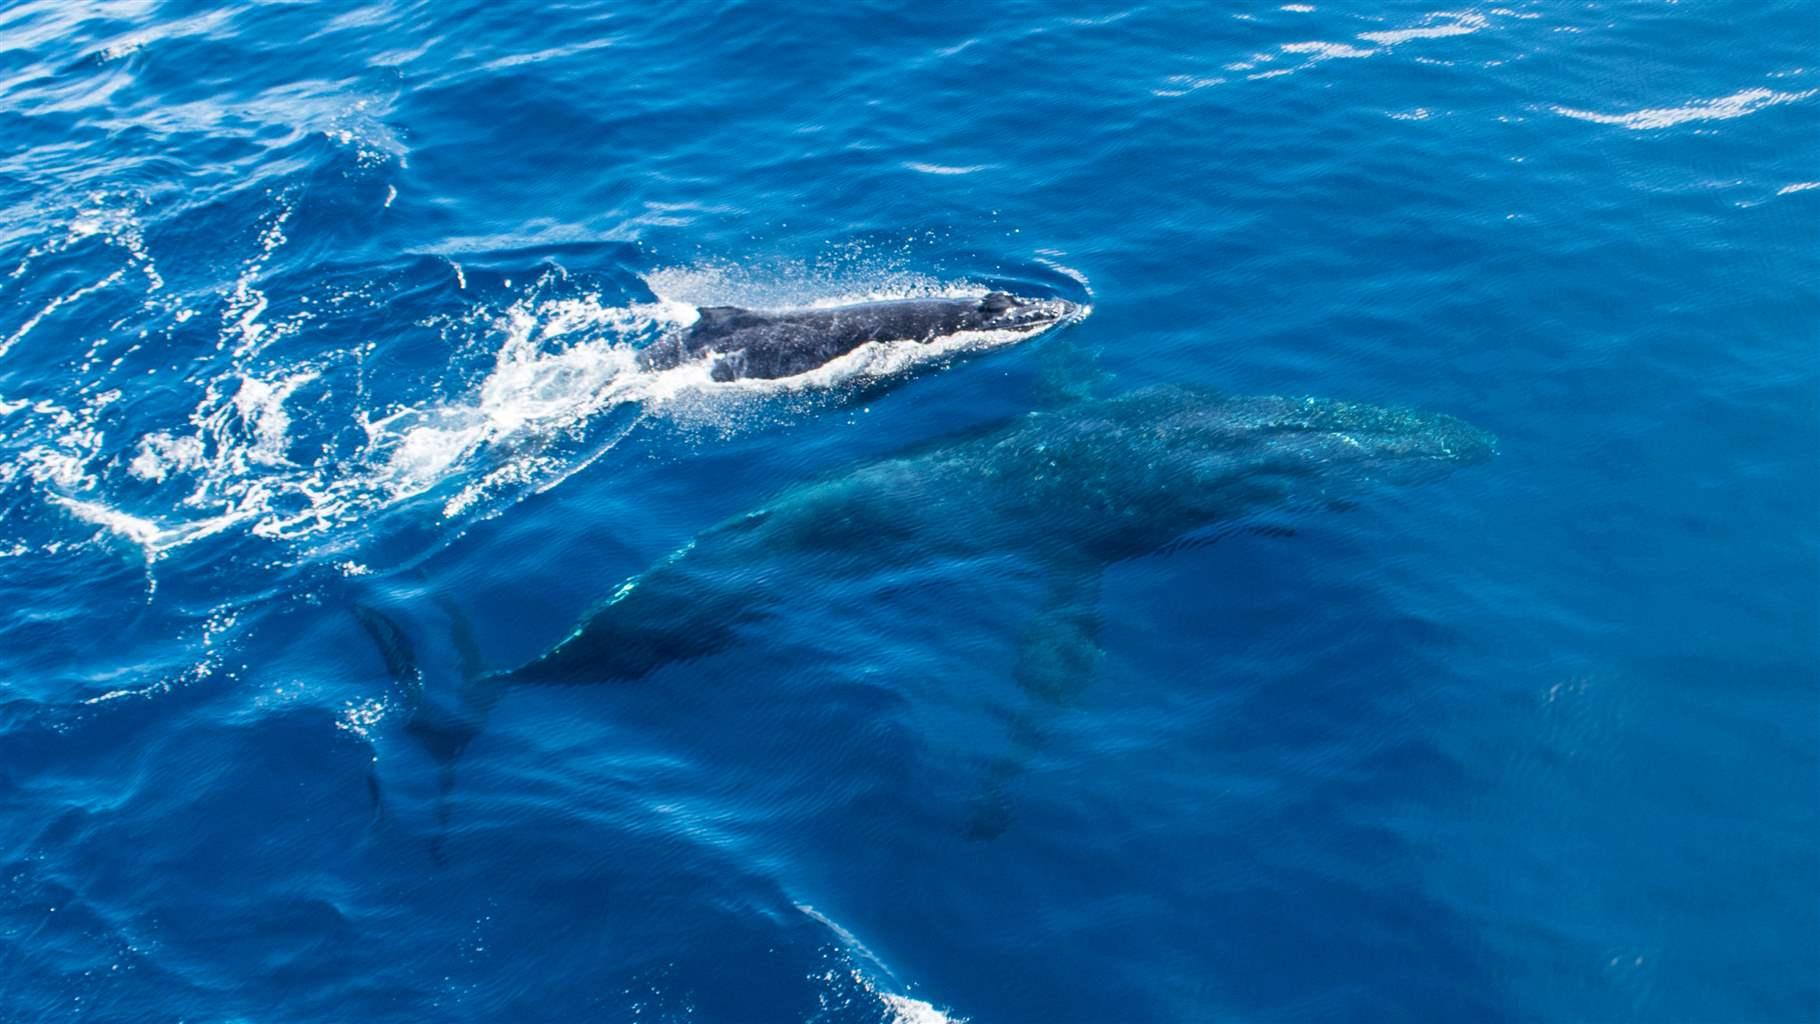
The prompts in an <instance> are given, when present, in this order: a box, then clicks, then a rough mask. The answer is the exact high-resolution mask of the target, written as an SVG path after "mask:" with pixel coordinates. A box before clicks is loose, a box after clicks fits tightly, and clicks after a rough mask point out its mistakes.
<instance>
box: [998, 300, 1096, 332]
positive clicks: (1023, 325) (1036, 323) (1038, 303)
mask: <svg viewBox="0 0 1820 1024" xmlns="http://www.w3.org/2000/svg"><path fill="white" fill-rule="evenodd" d="M1080 315H1081V307H1080V306H1079V305H1078V304H1076V303H1073V302H1069V301H1068V300H1066V299H1028V298H1023V297H1020V296H1017V295H1012V294H1011V293H1009V292H988V293H987V294H985V295H984V296H982V297H981V298H980V300H979V306H978V308H977V309H975V310H974V311H973V317H972V319H974V320H975V321H976V323H975V324H974V325H971V326H973V328H974V329H975V330H982V331H1018V332H1020V333H1025V332H1032V331H1040V330H1046V329H1047V328H1050V327H1053V326H1055V325H1056V324H1059V323H1062V322H1063V321H1066V320H1073V319H1075V318H1076V317H1079V316H1080Z"/></svg>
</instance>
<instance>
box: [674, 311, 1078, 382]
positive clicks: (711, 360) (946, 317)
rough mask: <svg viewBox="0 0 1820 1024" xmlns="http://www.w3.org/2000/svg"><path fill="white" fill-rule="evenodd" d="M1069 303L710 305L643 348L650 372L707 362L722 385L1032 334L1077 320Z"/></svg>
mask: <svg viewBox="0 0 1820 1024" xmlns="http://www.w3.org/2000/svg"><path fill="white" fill-rule="evenodd" d="M1081 312H1082V309H1081V307H1080V306H1079V305H1077V304H1075V303H1072V302H1069V301H1067V300H1065V299H1034V298H1021V297H1019V296H1016V295H1011V294H1009V293H1007V292H990V293H988V294H986V295H984V296H968V297H964V298H933V299H893V300H887V301H882V302H861V303H855V304H852V305H846V306H829V307H823V308H815V307H810V308H804V309H780V310H763V309H745V308H742V307H739V306H705V307H702V309H701V310H700V311H699V314H700V315H699V317H698V318H697V319H696V321H695V322H694V323H693V324H691V325H690V326H689V327H688V328H687V329H685V330H682V331H678V332H674V333H672V334H669V335H667V336H665V337H663V338H660V339H659V340H658V341H656V342H654V343H652V344H651V345H649V346H647V347H645V348H643V349H640V350H639V353H638V364H639V368H640V369H644V370H668V369H672V368H674V367H677V366H681V365H682V364H684V363H691V362H696V361H698V360H706V361H708V374H709V376H710V377H711V378H712V379H714V380H716V381H722V382H725V381H734V380H743V379H774V378H778V377H794V376H796V375H797V374H801V373H806V372H808V371H810V370H813V369H815V368H817V367H819V366H824V365H826V364H828V363H829V362H831V361H833V360H835V359H838V358H840V357H841V356H844V355H846V354H847V353H849V352H852V351H853V350H854V349H857V348H859V347H860V346H861V345H865V344H868V343H872V342H903V341H907V342H916V343H919V344H928V343H929V342H932V341H935V340H936V339H938V338H946V337H951V336H953V335H957V334H963V333H969V332H986V331H1008V332H1011V333H1013V334H1023V335H1033V334H1036V333H1039V332H1041V331H1045V330H1048V329H1049V328H1051V327H1054V326H1056V325H1057V324H1060V323H1063V322H1065V321H1068V320H1071V319H1074V318H1076V317H1078V316H1079V315H1080V314H1081Z"/></svg>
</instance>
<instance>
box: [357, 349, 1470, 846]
mask: <svg viewBox="0 0 1820 1024" xmlns="http://www.w3.org/2000/svg"><path fill="white" fill-rule="evenodd" d="M1495 449H1496V440H1495V438H1493V437H1492V435H1490V434H1488V433H1486V432H1484V431H1482V430H1480V429H1478V428H1476V427H1473V426H1472V425H1470V424H1468V423H1466V422H1464V421H1462V420H1459V419H1456V418H1454V417H1452V416H1447V415H1442V414H1436V413H1425V412H1418V411H1414V410H1408V409H1397V408H1384V407H1379V406H1373V405H1366V404H1361V403H1356V402H1346V401H1338V400H1333V399H1325V398H1285V397H1279V396H1240V397H1233V396H1225V395H1220V394H1217V393H1214V392H1210V391H1204V390H1199V389H1195V388H1190V387H1182V386H1175V385H1165V386H1157V387H1150V388H1145V389H1142V390H1138V391H1134V392H1130V393H1128V394H1125V395H1121V396H1118V397H1113V398H1107V399H1085V400H1080V401H1076V402H1073V403H1072V404H1068V405H1066V406H1064V407H1061V408H1058V409H1054V410H1050V411H1042V412H1033V413H1029V414H1026V415H1024V416H1020V417H1017V418H1016V419H1014V420H1012V421H1010V422H1008V423H1004V424H1001V425H999V426H997V427H993V428H987V429H985V430H981V431H974V432H971V433H970V434H968V435H965V436H962V437H958V438H950V439H945V440H938V441H936V442H933V443H931V444H927V445H923V446H920V447H918V448H916V449H913V450H910V451H907V452H904V453H901V454H898V455H895V456H890V457H886V458H882V459H878V460H875V461H871V462H868V463H865V464H862V465H860V466H858V467H855V468H852V469H850V470H848V471H846V472H842V473H837V474H834V475H831V476H828V477H825V478H822V479H818V480H813V481H809V482H806V483H802V484H798V485H795V486H792V487H789V488H787V489H785V490H783V491H782V492H780V493H779V494H777V495H776V496H775V497H773V498H772V499H771V500H769V501H767V502H765V503H764V504H762V505H760V506H759V507H758V508H756V509H753V510H752V511H750V512H748V513H746V514H744V515H740V516H736V517H734V518H732V519H729V520H726V521H724V522H722V523H720V524H719V525H716V526H713V527H711V528H709V529H707V530H704V531H702V532H701V533H699V534H698V535H696V537H695V538H694V539H693V540H692V541H691V542H689V543H688V544H687V545H685V546H684V547H682V548H681V549H679V550H678V551H676V552H675V553H673V554H672V555H670V556H669V557H667V558H665V559H663V560H662V561H660V562H658V563H657V564H655V565H653V566H651V567H650V568H648V569H646V570H645V571H644V572H642V573H640V574H638V575H637V576H634V577H632V578H631V579H629V580H627V581H625V582H624V583H623V584H621V585H620V586H619V587H618V588H617V589H616V590H614V591H613V592H612V594H611V595H610V596H608V597H607V598H606V599H605V600H604V601H603V602H602V603H601V604H600V605H598V606H597V607H596V608H595V609H593V610H592V611H591V612H589V613H588V614H586V615H585V616H583V617H582V619H581V620H580V621H579V622H578V623H577V624H576V625H575V626H574V627H573V628H572V629H571V630H570V631H569V632H568V634H567V635H566V636H565V637H563V638H562V639H561V640H560V641H558V642H556V643H555V644H554V645H553V646H551V647H550V648H549V649H548V650H547V651H545V652H544V653H543V654H541V655H540V656H538V657H536V658H534V659H532V660H531V661H529V662H527V663H525V664H523V665H520V666H518V667H516V668H512V669H509V670H505V671H498V672H491V673H487V672H483V671H481V670H480V669H479V667H478V665H479V658H478V655H477V653H475V650H474V645H473V643H472V640H471V639H470V638H468V637H467V635H466V631H465V629H462V628H458V629H457V631H456V632H457V636H456V646H457V648H458V651H459V653H460V660H461V662H462V664H463V665H464V666H465V668H464V671H463V677H464V678H463V685H462V687H461V692H460V694H459V695H458V698H457V699H456V700H455V701H454V702H453V703H452V705H451V703H450V702H446V701H443V702H436V701H429V700H425V699H424V691H425V686H424V681H423V673H422V672H421V670H420V669H419V668H418V667H417V664H416V658H415V654H414V652H413V649H412V646H411V643H410V640H409V637H408V636H407V635H406V634H405V633H404V631H403V630H402V629H400V628H399V627H398V626H397V625H395V624H394V623H392V622H391V621H390V620H389V619H387V618H386V617H385V616H383V615H381V614H379V613H378V612H376V611H374V610H372V609H369V608H358V609H356V615H357V617H358V618H359V620H360V622H361V624H362V625H363V627H364V628H365V629H366V631H367V632H368V634H369V635H370V636H372V638H373V639H374V641H375V642H376V644H377V646H378V647H379V650H380V652H381V655H382V657H383V658H384V660H385V663H386V666H387V670H388V673H389V674H390V675H392V676H393V678H394V679H395V680H397V681H398V682H399V684H400V687H401V690H402V692H403V694H404V698H405V699H404V703H405V704H406V705H407V707H410V708H411V709H412V710H411V715H410V718H409V720H408V724H407V726H406V728H407V730H408V731H409V732H411V733H412V734H413V735H414V736H416V737H417V738H418V740H419V741H420V742H422V743H424V745H425V747H426V749H428V750H429V751H430V753H431V754H432V755H433V756H434V757H435V758H436V759H437V760H438V761H439V762H440V763H442V764H443V765H444V766H445V788H446V786H447V784H448V779H449V776H448V775H447V774H446V773H447V772H448V771H452V765H453V763H454V761H455V760H456V759H457V758H458V757H459V756H460V754H461V752H462V750H463V749H464V748H465V747H466V745H467V743H468V742H469V740H471V739H472V737H473V736H474V735H476V734H477V733H478V731H479V730H480V728H481V726H482V724H483V723H484V721H485V718H486V715H487V711H488V709H489V708H490V707H491V706H492V705H493V703H494V702H496V701H497V700H498V699H499V697H500V695H501V694H502V693H503V692H505V691H506V690H507V689H509V688H510V687H511V686H514V685H518V684H524V683H540V684H551V683H557V684H582V683H609V682H625V681H631V680H637V679H641V678H643V677H645V676H647V675H649V674H651V673H652V672H654V671H656V670H658V669H660V668H663V667H665V666H669V665H674V664H677V663H681V662H688V661H691V660H694V659H698V658H702V657H705V656H708V655H710V654H714V653H716V652H718V651H723V650H726V649H727V648H729V647H732V646H734V645H736V644H739V643H742V642H747V641H752V640H758V641H760V642H762V637H763V634H764V625H765V623H766V621H767V619H769V618H770V617H771V616H772V615H773V614H775V613H776V611H777V609H778V606H779V601H780V597H779V595H780V594H784V593H787V592H789V590H790V589H791V588H790V586H789V585H788V584H787V583H786V582H784V581H786V580H788V579H789V578H791V576H792V575H795V576H796V578H819V579H821V580H824V581H826V580H829V579H855V578H861V577H864V576H867V575H868V574H878V573H887V572H892V571H894V570H901V569H904V568H909V567H914V566H917V565H922V564H930V563H931V561H932V560H953V561H956V562H959V561H962V560H967V559H978V558H992V557H999V556H1003V555H1006V554H1008V553H1009V554H1016V555H1019V556H1021V557H1023V558H1024V559H1027V560H1028V562H1029V563H1030V564H1033V565H1038V566H1041V567H1042V569H1043V572H1042V583H1041V587H1042V595H1041V598H1040V601H1039V608H1038V611H1037V612H1036V613H1035V616H1034V619H1033V621H1032V623H1031V625H1030V627H1029V628H1028V629H1027V630H1026V631H1025V632H1024V633H1023V635H1022V636H1021V637H1019V638H1018V640H1017V641H1016V643H1017V646H1018V650H1017V660H1016V665H1017V667H1016V670H1015V671H1016V683H1017V686H1018V688H1019V690H1020V691H1021V692H1022V693H1023V694H1024V698H1025V700H1026V702H1027V703H1028V704H1029V706H1030V708H1031V713H1030V714H1029V715H1028V716H1027V720H1026V721H1024V722H1022V723H1019V724H1020V726H1021V729H1020V730H1019V731H1021V732H1022V733H1024V734H1025V735H1026V736H1027V737H1028V736H1035V735H1036V734H1038V733H1040V731H1041V730H1040V726H1041V724H1042V723H1043V722H1044V721H1045V720H1047V719H1048V718H1051V717H1053V715H1054V714H1056V713H1059V711H1060V710H1061V709H1062V708H1063V706H1064V705H1065V703H1066V698H1067V695H1069V694H1071V693H1075V692H1078V691H1079V688H1080V686H1081V685H1082V684H1083V680H1084V678H1085V677H1088V676H1090V675H1091V674H1092V672H1093V671H1094V668H1095V666H1096V665H1097V664H1098V662H1099V659H1100V649H1099V644H1098V636H1099V630H1100V614H1099V610H1098V599H1099V581H1100V578H1101V575H1102V574H1103V573H1104V571H1105V570H1106V568H1107V567H1108V566H1110V565H1113V564H1115V563H1117V562H1121V561H1124V560H1127V559H1131V558H1136V557H1140V556H1143V555H1147V554H1151V553H1154V552H1158V551H1163V550H1167V549H1169V548H1170V547H1172V546H1174V545H1178V544H1180V543H1182V542H1183V541H1184V539H1185V538H1186V539H1193V538H1194V537H1196V536H1204V535H1205V532H1206V531H1207V530H1208V529H1209V528H1216V529H1222V528H1242V527H1243V525H1244V524H1245V523H1246V522H1247V520H1248V519H1251V518H1253V517H1255V516H1257V515H1259V514H1261V513H1266V512H1269V511H1271V510H1274V509H1282V508H1285V507H1296V508H1324V507H1344V506H1345V505H1346V504H1348V503H1350V502H1351V501H1352V500H1353V499H1355V498H1356V497H1358V496H1359V495H1361V494H1362V493H1365V492H1368V491H1370V490H1371V489H1373V488H1374V487H1377V486H1382V485H1391V484H1414V483H1421V482H1426V481H1432V480H1437V479H1440V478H1441V477H1444V476H1446V475H1448V474H1449V473H1451V472H1452V471H1453V470H1455V469H1457V468H1459V467H1462V466H1467V465H1472V464H1475V463H1481V462H1484V461H1486V460H1488V459H1489V458H1491V457H1492V455H1493V454H1494V453H1495ZM456 621H457V623H458V626H459V617H458V616H457V617H456ZM1035 742H1036V741H1035V740H1034V739H1027V740H1026V741H1024V742H1023V745H1024V746H1025V747H1027V748H1031V749H1030V750H1027V751H1026V752H1027V753H1029V752H1033V748H1034V745H1035ZM1021 770H1022V768H1021V764H1020V763H1019V760H1018V759H1011V760H1008V761H1005V762H1003V763H1001V764H999V765H997V766H996V767H995V768H994V769H993V771H992V774H991V776H990V777H989V778H988V779H987V780H986V783H985V790H984V792H983V793H982V795H981V797H980V798H979V800H977V801H976V802H975V804H976V806H975V807H974V808H973V809H972V812H971V813H970V820H969V822H968V824H967V826H966V831H967V832H968V833H969V834H970V835H973V836H976V837H989V836H991V835H994V834H996V833H997V832H999V831H1002V829H1003V828H1004V827H1005V821H1006V820H1007V818H1006V809H1005V807H1004V799H1003V790H1004V787H1005V785H1006V784H1007V783H1008V782H1009V781H1010V780H1011V779H1012V778H1014V777H1015V776H1016V775H1017V774H1018V773H1019V772H1020V771H1021Z"/></svg>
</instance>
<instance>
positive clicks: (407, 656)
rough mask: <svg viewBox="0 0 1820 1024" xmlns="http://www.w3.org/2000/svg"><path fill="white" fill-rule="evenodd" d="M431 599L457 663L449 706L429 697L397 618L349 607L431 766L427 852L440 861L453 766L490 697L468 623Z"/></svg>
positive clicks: (445, 838) (457, 611)
mask: <svg viewBox="0 0 1820 1024" xmlns="http://www.w3.org/2000/svg"><path fill="white" fill-rule="evenodd" d="M436 603H437V605H438V606H439V607H441V608H442V609H443V611H444V613H445V614H447V615H448V617H449V622H450V637H451V640H452V644H453V647H454V649H455V654H456V658H457V660H458V663H459V666H460V672H461V686H460V688H459V690H458V699H457V700H456V702H455V705H454V706H445V705H444V704H442V703H439V702H437V701H436V700H433V699H431V695H430V692H429V688H428V686H427V685H426V682H425V674H424V669H423V664H422V662H421V661H420V660H419V658H418V656H417V648H416V645H415V644H414V643H413V642H412V640H411V636H410V634H409V633H408V632H407V631H406V630H405V629H404V627H403V626H401V625H400V624H399V623H398V622H397V620H395V619H393V618H392V617H391V616H389V615H387V614H385V613H384V612H381V611H379V610H378V609H377V608H374V607H372V606H370V605H366V604H355V605H354V606H353V607H352V609H351V611H352V613H353V615H354V619H355V621H357V622H359V623H360V626H361V628H362V629H363V630H364V631H365V632H366V634H367V636H368V637H370V638H371V639H372V640H373V645H374V647H375V648H376V649H377V650H378V652H379V657H380V660H381V661H382V662H383V663H384V664H385V668H386V674H387V675H388V676H390V677H391V679H392V682H393V683H394V684H395V685H396V686H397V688H398V694H399V699H400V701H401V702H402V704H403V705H404V711H405V724H404V731H405V733H406V735H408V736H410V737H411V738H412V739H414V740H415V741H416V742H417V743H418V744H419V745H420V746H421V747H422V748H423V750H424V752H425V753H426V754H428V755H429V756H430V759H431V760H432V761H434V762H435V764H436V772H437V779H436V798H435V799H436V832H435V834H434V835H433V836H432V837H431V839H430V856H431V858H432V859H433V860H434V861H435V862H436V863H437V864H438V865H441V864H444V863H446V861H447V855H446V851H447V846H448V831H449V822H450V818H451V810H450V800H451V797H452V795H453V793H454V789H455V767H456V764H457V763H458V762H459V761H460V760H461V756H462V754H463V753H465V752H466V750H467V748H468V744H469V743H471V742H473V740H474V737H475V736H477V735H479V734H480V729H481V726H482V724H483V723H484V722H485V719H486V712H487V710H488V709H489V708H490V707H491V705H492V700H491V699H490V698H488V697H487V696H486V694H487V693H488V692H489V691H490V689H491V688H490V687H489V686H487V685H486V683H487V680H486V677H485V675H484V667H483V665H482V662H481V657H480V648H479V644H478V643H477V642H476V640H475V637H474V631H473V626H472V624H471V623H469V622H468V620H467V618H466V616H464V615H463V614H462V613H461V611H460V609H459V608H456V607H455V606H454V605H453V604H452V603H451V602H449V601H447V600H442V599H439V600H438V601H437V602H436ZM377 785H378V784H377V781H375V783H374V786H375V798H374V799H375V803H376V804H377V803H378V802H379V797H378V791H377Z"/></svg>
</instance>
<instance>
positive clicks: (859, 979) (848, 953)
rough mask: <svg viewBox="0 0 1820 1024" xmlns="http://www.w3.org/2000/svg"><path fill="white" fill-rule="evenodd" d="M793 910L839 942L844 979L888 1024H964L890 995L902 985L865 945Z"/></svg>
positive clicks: (808, 912)
mask: <svg viewBox="0 0 1820 1024" xmlns="http://www.w3.org/2000/svg"><path fill="white" fill-rule="evenodd" d="M796 909H797V910H799V911H801V912H802V913H803V914H804V915H805V916H807V917H809V918H811V919H812V920H814V921H815V922H816V923H818V924H820V925H822V926H823V927H825V928H827V929H828V930H829V931H830V932H832V933H833V934H834V937H835V938H836V939H838V940H839V943H840V951H841V955H842V956H843V957H844V958H845V959H846V960H847V961H848V964H847V973H848V977H849V978H850V979H851V980H852V982H853V983H854V984H855V985H857V986H859V988H860V989H861V990H862V991H864V992H867V993H870V994H871V995H873V996H875V997H877V999H878V1001H879V1002H880V1003H882V1004H884V1007H885V1009H886V1010H888V1011H890V1013H891V1024H964V1022H965V1021H966V1020H967V1018H965V1017H955V1016H950V1014H949V1012H948V1011H946V1010H942V1009H938V1008H937V1007H936V1006H935V1004H933V1003H930V1002H928V1001H926V1000H922V999H917V998H916V997H914V996H909V995H905V994H903V993H902V992H896V991H891V989H892V988H898V989H901V988H903V987H904V986H903V983H902V982H900V981H898V979H897V976H896V973H895V972H893V971H892V970H891V968H890V967H888V966H886V964H885V961H884V960H882V959H880V958H879V956H878V954H876V953H874V952H873V951H872V950H871V949H869V948H867V946H866V944H865V943H863V942H861V941H860V940H859V938H858V937H857V936H855V935H854V934H853V933H852V932H850V931H848V930H847V929H846V928H845V927H843V926H842V925H841V924H840V923H839V922H837V921H835V920H834V919H833V918H830V917H828V916H827V915H826V914H824V913H822V912H821V911H819V910H816V909H815V908H814V907H812V906H809V905H808V904H806V903H798V904H797V905H796ZM856 961H859V962H856Z"/></svg>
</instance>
